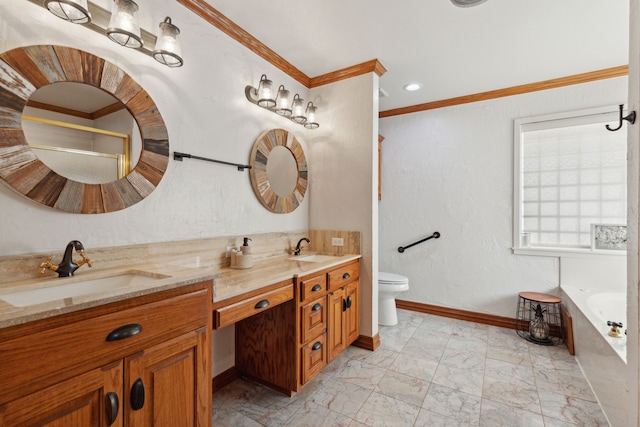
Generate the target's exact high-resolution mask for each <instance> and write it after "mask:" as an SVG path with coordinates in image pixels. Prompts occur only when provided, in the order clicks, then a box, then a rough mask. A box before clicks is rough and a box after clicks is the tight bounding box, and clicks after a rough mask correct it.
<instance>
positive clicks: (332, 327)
mask: <svg viewBox="0 0 640 427" xmlns="http://www.w3.org/2000/svg"><path fill="white" fill-rule="evenodd" d="M327 299H328V304H327V305H328V310H327V311H328V313H329V318H328V319H327V335H328V337H327V340H328V341H329V346H328V347H329V348H328V349H327V363H328V362H331V361H332V360H333V359H334V358H335V357H336V356H337V355H338V354H340V352H342V350H344V348H345V343H346V339H347V336H346V330H345V327H344V315H343V312H344V309H345V305H344V303H345V299H344V289H339V290H337V291H334V292H331V293H330V294H329V296H328V298H327Z"/></svg>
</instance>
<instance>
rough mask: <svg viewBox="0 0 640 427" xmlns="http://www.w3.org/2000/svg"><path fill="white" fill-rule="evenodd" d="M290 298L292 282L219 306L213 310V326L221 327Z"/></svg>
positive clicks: (291, 296) (291, 295) (291, 297)
mask: <svg viewBox="0 0 640 427" xmlns="http://www.w3.org/2000/svg"><path fill="white" fill-rule="evenodd" d="M291 299H293V283H291V284H289V285H287V286H285V287H282V288H279V289H276V290H273V291H270V292H266V293H264V294H260V295H257V296H255V297H253V298H249V299H247V300H244V301H240V302H237V303H235V304H231V305H228V306H226V307H222V308H219V309H218V310H216V312H215V327H216V328H222V327H225V326H227V325H231V324H233V323H236V322H238V321H240V320H242V319H246V318H247V317H249V316H253V315H254V314H258V313H260V312H262V311H265V310H268V309H270V308H272V307H275V306H277V305H279V304H282V303H283V302H286V301H289V300H291Z"/></svg>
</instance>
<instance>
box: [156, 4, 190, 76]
mask: <svg viewBox="0 0 640 427" xmlns="http://www.w3.org/2000/svg"><path fill="white" fill-rule="evenodd" d="M179 34H180V28H178V27H176V26H175V25H173V24H172V23H171V18H169V17H168V16H167V17H166V18H164V21H163V22H161V23H160V36H158V39H157V40H156V47H155V49H154V50H153V58H154V59H155V60H156V61H158V62H159V63H161V64H164V65H166V66H167V67H182V64H183V63H184V61H183V60H182V56H181V55H182V52H181V49H180V43H179V42H178V35H179Z"/></svg>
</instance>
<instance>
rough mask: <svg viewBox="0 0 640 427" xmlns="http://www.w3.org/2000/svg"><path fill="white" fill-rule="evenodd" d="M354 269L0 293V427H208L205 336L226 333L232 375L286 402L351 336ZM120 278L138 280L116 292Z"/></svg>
mask: <svg viewBox="0 0 640 427" xmlns="http://www.w3.org/2000/svg"><path fill="white" fill-rule="evenodd" d="M305 259H306V260H310V261H312V262H309V261H306V262H305V261H303V260H305ZM359 262H360V255H339V256H326V255H307V257H306V258H305V257H304V256H301V257H289V256H286V257H272V258H267V259H263V260H260V261H258V262H256V263H255V265H254V267H253V268H251V269H248V270H233V269H229V268H217V267H211V266H200V267H198V268H193V267H188V266H186V265H184V266H178V265H175V264H173V265H172V264H165V263H160V264H140V265H138V266H126V267H118V268H107V269H103V270H83V271H82V274H78V275H76V276H74V277H68V278H63V279H60V278H57V277H53V276H50V277H47V278H38V279H28V280H22V281H17V282H13V283H11V284H8V285H5V286H4V287H3V288H0V360H1V361H2V362H1V363H2V369H0V385H1V386H0V425H3V426H4V425H6V426H13V425H20V426H22V425H25V426H26V425H52V426H53V425H60V426H85V425H101V426H123V425H130V426H137V425H140V426H151V425H185V426H201V427H207V426H210V425H211V419H212V418H211V411H212V408H211V396H212V383H211V380H212V359H211V348H212V343H211V340H212V334H211V330H212V329H216V328H223V327H225V326H228V325H232V324H234V325H235V329H236V331H235V334H236V340H235V341H236V366H235V369H236V371H237V372H238V373H239V374H240V375H245V376H248V377H251V378H253V379H255V380H257V381H260V382H262V383H264V384H266V385H268V386H270V387H272V388H273V389H275V390H278V391H280V392H282V393H285V394H287V395H292V394H294V393H295V392H297V391H299V390H300V389H301V388H302V387H303V386H304V384H306V383H307V382H308V381H309V380H311V379H312V378H313V377H314V376H315V375H317V374H318V373H319V372H320V371H321V370H322V368H324V366H326V364H327V363H328V362H329V361H331V360H332V359H333V358H335V357H336V356H337V355H338V354H339V353H340V352H341V351H343V350H344V349H345V348H346V347H347V346H348V345H350V344H351V343H353V342H354V341H355V340H356V339H357V338H358V334H359V329H358V314H359V313H358V311H359V302H358V300H359V298H358V295H359V275H360V270H359ZM128 277H134V278H135V279H139V280H140V282H139V283H138V282H136V283H137V284H133V285H126V286H124V285H123V286H122V287H116V285H115V284H114V283H116V282H115V280H116V279H118V280H119V279H121V278H128ZM102 280H108V281H111V280H113V281H114V282H113V283H112V284H111V285H110V286H111V287H110V288H100V290H99V291H96V289H95V288H93V290H92V291H88V290H86V289H87V287H90V286H102V285H100V283H102V282H101V281H102ZM61 289H62V291H60V290H61ZM69 289H74V290H75V291H77V292H80V293H77V294H70V295H67V294H64V295H65V296H64V298H63V297H61V295H62V294H60V293H58V292H69ZM78 289H80V290H78ZM23 292H26V293H29V294H28V298H27V297H21V294H22V293H23ZM32 292H35V294H32ZM82 292H84V293H82ZM91 292H93V293H91ZM51 293H52V294H51ZM34 295H37V296H38V297H34ZM51 295H54V296H51ZM32 298H35V299H32ZM38 298H42V299H38ZM23 303H24V304H23Z"/></svg>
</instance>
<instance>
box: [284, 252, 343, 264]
mask: <svg viewBox="0 0 640 427" xmlns="http://www.w3.org/2000/svg"><path fill="white" fill-rule="evenodd" d="M340 258H341V256H340V255H321V254H312V255H305V256H295V257H292V258H289V259H290V260H292V261H304V262H325V261H335V260H339V259H340Z"/></svg>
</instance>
